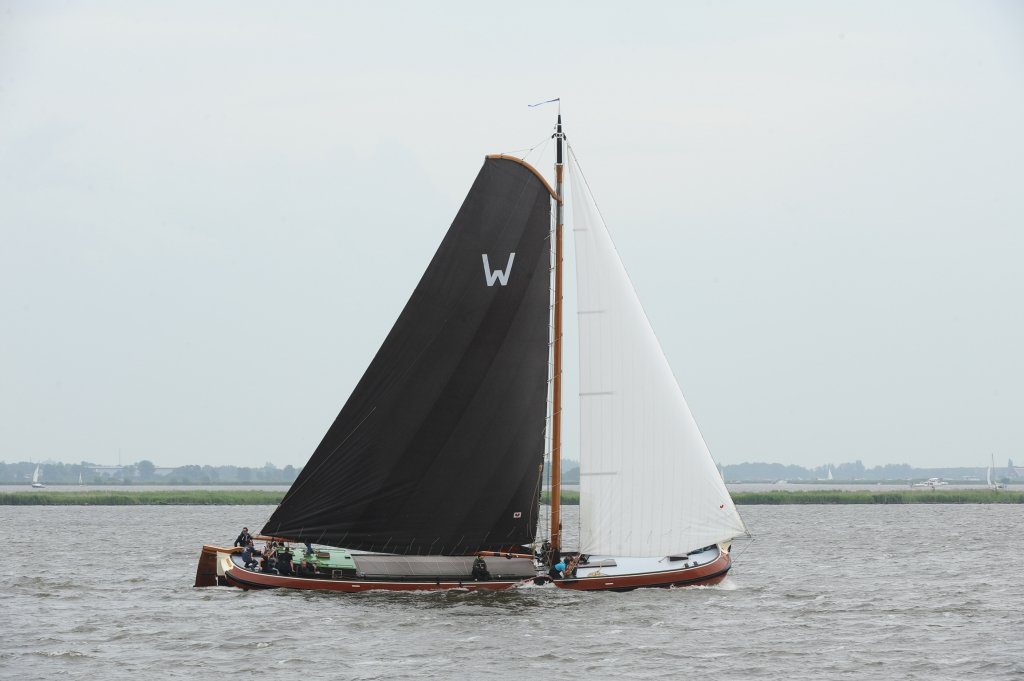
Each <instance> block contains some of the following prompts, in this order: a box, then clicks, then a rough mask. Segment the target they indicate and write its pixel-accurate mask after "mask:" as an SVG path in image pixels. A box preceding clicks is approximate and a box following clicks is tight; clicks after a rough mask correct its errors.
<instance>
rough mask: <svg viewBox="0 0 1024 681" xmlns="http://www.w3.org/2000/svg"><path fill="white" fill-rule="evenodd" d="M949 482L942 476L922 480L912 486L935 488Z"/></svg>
mask: <svg viewBox="0 0 1024 681" xmlns="http://www.w3.org/2000/svg"><path fill="white" fill-rule="evenodd" d="M948 484H949V483H948V482H946V481H945V480H943V479H942V478H928V479H927V480H924V481H922V482H915V483H914V484H913V485H911V487H927V488H929V489H935V488H936V487H943V486H945V485H948Z"/></svg>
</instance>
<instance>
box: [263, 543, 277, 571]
mask: <svg viewBox="0 0 1024 681" xmlns="http://www.w3.org/2000/svg"><path fill="white" fill-rule="evenodd" d="M274 554H275V552H274V542H272V541H268V542H267V545H266V547H265V548H264V549H263V563H262V564H261V567H262V570H263V572H273V571H274V564H275V563H276V562H277V561H276V560H275V558H274Z"/></svg>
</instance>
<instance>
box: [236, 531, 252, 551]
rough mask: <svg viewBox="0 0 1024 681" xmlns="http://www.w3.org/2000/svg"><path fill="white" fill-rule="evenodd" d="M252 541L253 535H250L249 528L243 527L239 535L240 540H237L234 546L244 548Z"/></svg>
mask: <svg viewBox="0 0 1024 681" xmlns="http://www.w3.org/2000/svg"><path fill="white" fill-rule="evenodd" d="M250 541H252V535H251V534H249V528H248V527H243V528H242V531H241V532H240V533H239V534H238V538H237V539H235V543H234V544H233V546H241V547H243V548H244V547H245V545H246V544H248V543H249V542H250Z"/></svg>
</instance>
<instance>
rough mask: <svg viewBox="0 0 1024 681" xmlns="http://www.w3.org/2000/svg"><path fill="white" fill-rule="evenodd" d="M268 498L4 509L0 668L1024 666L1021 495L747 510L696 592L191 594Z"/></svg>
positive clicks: (783, 670) (794, 669) (64, 672)
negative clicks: (725, 569)
mask: <svg viewBox="0 0 1024 681" xmlns="http://www.w3.org/2000/svg"><path fill="white" fill-rule="evenodd" d="M270 510H271V509H270V508H269V507H152V506H151V507H134V508H131V507H73V506H72V507H10V506H6V507H0V527H3V528H4V530H5V531H4V536H5V538H6V539H7V541H8V544H9V547H8V551H7V552H6V554H7V558H6V560H4V561H3V564H2V567H0V575H2V578H0V593H2V601H0V602H2V606H3V614H4V618H5V620H6V622H5V626H4V631H3V636H2V637H0V678H16V679H19V681H28V680H30V679H53V678H58V677H60V678H65V679H100V678H106V679H140V678H145V679H165V678H185V677H198V676H199V675H202V676H203V678H217V677H219V678H228V677H226V676H224V675H226V674H235V673H245V674H246V676H247V677H248V676H250V675H260V677H261V678H264V677H265V676H264V675H266V674H270V675H273V676H277V675H279V674H282V673H286V674H288V675H289V676H291V675H292V673H294V674H298V673H300V672H301V673H303V675H313V674H315V675H317V676H319V677H321V678H331V679H376V678H385V677H386V678H389V679H407V678H469V677H472V678H474V679H480V678H482V677H483V676H484V675H497V677H498V678H506V677H509V676H513V675H522V674H526V675H528V678H531V679H532V678H556V677H557V678H563V679H564V678H586V679H608V678H630V679H632V678H664V679H678V678H715V679H815V680H819V679H962V678H965V677H970V678H972V679H1020V678H1022V677H1024V643H1022V632H1024V545H1022V542H1021V541H1020V532H1021V528H1022V527H1024V506H980V505H979V506H941V505H937V506H918V505H914V506H815V507H808V506H746V507H743V508H742V509H741V510H742V512H743V515H744V517H745V519H746V520H747V523H748V524H749V525H750V527H751V528H752V530H753V531H754V532H755V533H756V534H757V539H756V540H755V541H754V542H752V543H749V544H745V545H744V544H738V545H737V548H736V549H735V553H736V554H738V556H737V557H738V560H737V562H736V567H735V569H734V571H733V573H732V574H731V576H730V577H729V578H728V579H727V580H726V581H725V582H724V583H723V584H722V585H721V586H718V587H711V588H686V589H676V590H672V591H664V590H647V591H644V590H640V591H633V592H629V593H621V594H620V593H598V594H585V593H576V592H569V591H560V590H555V589H552V588H550V587H532V588H527V589H522V590H518V591H515V592H506V593H417V594H394V593H385V592H379V593H365V594H315V593H312V594H311V593H299V592H287V591H272V592H250V593H247V592H243V591H240V590H237V589H229V588H212V589H193V588H192V587H191V584H192V582H193V579H194V575H195V567H196V560H197V558H198V555H199V548H200V546H201V545H202V544H203V543H204V542H207V543H221V544H230V543H231V541H232V540H233V539H234V537H235V535H236V534H237V533H238V530H239V529H240V527H241V526H242V525H248V526H249V527H250V528H252V527H258V526H259V525H260V523H261V521H262V520H264V519H265V518H266V517H267V516H268V514H269V512H270ZM575 511H576V509H575V508H569V509H568V512H569V513H570V514H574V513H575ZM573 518H574V516H572V515H570V516H569V518H567V522H566V526H567V527H571V526H572V525H573V523H574V522H575V521H574V519H573ZM567 675H568V676H567ZM231 678H239V677H237V676H233V677H231ZM253 678H255V676H253Z"/></svg>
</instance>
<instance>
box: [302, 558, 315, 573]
mask: <svg viewBox="0 0 1024 681" xmlns="http://www.w3.org/2000/svg"><path fill="white" fill-rule="evenodd" d="M299 574H301V575H302V576H303V577H316V563H314V562H313V561H312V559H306V558H303V559H302V565H301V566H300V567H299Z"/></svg>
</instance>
